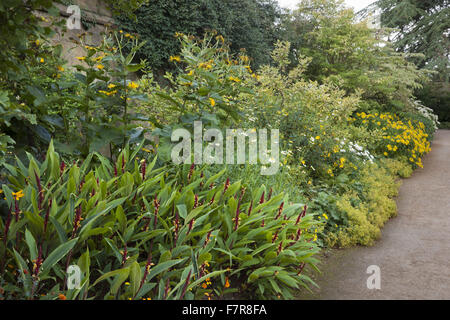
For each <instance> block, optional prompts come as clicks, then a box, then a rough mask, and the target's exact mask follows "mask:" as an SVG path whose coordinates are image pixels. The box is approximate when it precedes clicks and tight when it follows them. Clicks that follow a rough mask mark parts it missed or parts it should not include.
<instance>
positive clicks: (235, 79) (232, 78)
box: [228, 77, 241, 82]
mask: <svg viewBox="0 0 450 320" xmlns="http://www.w3.org/2000/svg"><path fill="white" fill-rule="evenodd" d="M228 80H230V81H234V82H240V81H241V80H240V79H238V78H236V77H228Z"/></svg>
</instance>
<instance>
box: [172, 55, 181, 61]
mask: <svg viewBox="0 0 450 320" xmlns="http://www.w3.org/2000/svg"><path fill="white" fill-rule="evenodd" d="M169 61H170V62H172V61H176V62H180V61H181V58H180V57H179V56H170V58H169Z"/></svg>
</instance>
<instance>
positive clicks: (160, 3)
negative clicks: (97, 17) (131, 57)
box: [118, 0, 281, 74]
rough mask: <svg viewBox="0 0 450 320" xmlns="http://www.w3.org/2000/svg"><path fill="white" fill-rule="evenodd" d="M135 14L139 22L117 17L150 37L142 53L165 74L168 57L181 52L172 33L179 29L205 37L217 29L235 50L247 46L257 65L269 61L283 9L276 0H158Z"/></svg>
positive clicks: (153, 65)
mask: <svg viewBox="0 0 450 320" xmlns="http://www.w3.org/2000/svg"><path fill="white" fill-rule="evenodd" d="M135 15H136V16H137V22H135V21H134V20H132V19H128V18H118V23H119V26H120V27H121V28H124V29H126V30H128V31H129V32H133V33H138V34H139V35H140V37H141V38H142V39H143V40H145V41H147V44H146V45H145V46H144V47H143V50H141V51H140V55H139V57H140V58H142V59H144V58H145V59H147V60H148V61H149V63H150V65H151V67H152V68H153V70H154V71H155V72H156V71H159V72H161V73H162V74H163V73H164V71H165V70H167V69H168V68H170V67H171V66H170V65H169V64H168V63H167V62H168V59H169V57H170V56H171V55H172V56H175V55H177V54H178V53H179V50H180V46H179V42H178V41H177V39H175V38H174V36H173V35H174V34H175V32H179V31H182V32H184V33H186V34H191V35H194V36H199V37H202V36H203V34H204V32H205V31H208V30H217V31H218V32H219V33H220V34H221V35H222V36H224V37H225V38H226V39H227V41H230V43H231V48H232V51H233V52H235V53H236V52H239V50H241V49H245V50H246V51H247V53H248V55H249V56H250V57H252V59H253V64H254V65H255V66H258V65H261V64H263V63H268V62H269V60H268V57H269V53H270V51H271V50H272V45H273V43H274V42H275V40H276V38H277V28H278V27H277V26H276V25H275V22H276V21H277V19H278V18H279V17H280V15H281V12H280V8H279V7H278V4H277V2H276V1H273V0H212V1H211V0H208V1H205V0H194V1H177V0H170V1H167V0H157V1H151V2H150V3H148V4H146V5H144V6H142V7H140V8H139V9H138V10H137V11H136V12H135Z"/></svg>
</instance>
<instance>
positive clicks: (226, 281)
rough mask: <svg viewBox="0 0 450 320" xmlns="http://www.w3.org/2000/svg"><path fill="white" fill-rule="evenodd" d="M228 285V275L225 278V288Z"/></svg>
mask: <svg viewBox="0 0 450 320" xmlns="http://www.w3.org/2000/svg"><path fill="white" fill-rule="evenodd" d="M229 287H230V281H228V277H226V278H225V288H229Z"/></svg>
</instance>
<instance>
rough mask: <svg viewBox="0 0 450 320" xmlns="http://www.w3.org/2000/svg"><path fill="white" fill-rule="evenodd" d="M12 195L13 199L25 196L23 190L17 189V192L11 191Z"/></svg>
mask: <svg viewBox="0 0 450 320" xmlns="http://www.w3.org/2000/svg"><path fill="white" fill-rule="evenodd" d="M12 195H13V197H14V199H15V200H20V198H22V197H23V196H25V195H24V194H23V190H19V191H17V192H13V193H12Z"/></svg>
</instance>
